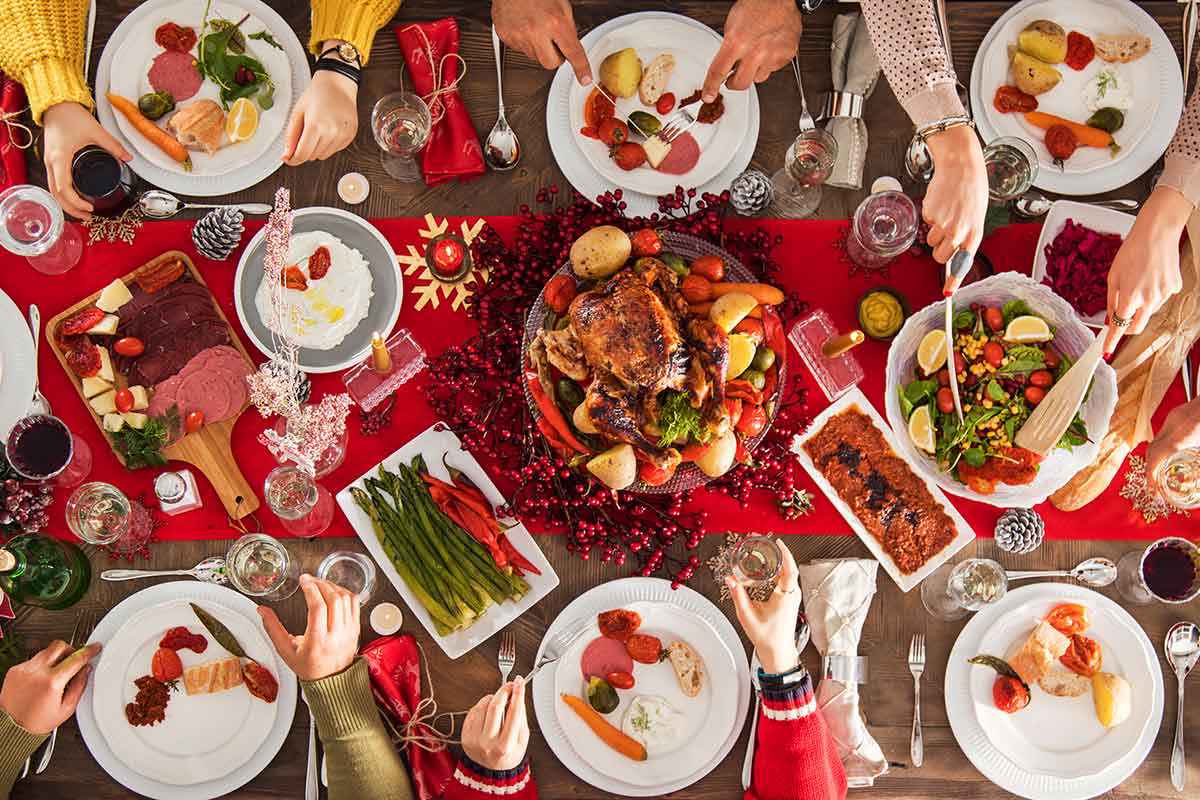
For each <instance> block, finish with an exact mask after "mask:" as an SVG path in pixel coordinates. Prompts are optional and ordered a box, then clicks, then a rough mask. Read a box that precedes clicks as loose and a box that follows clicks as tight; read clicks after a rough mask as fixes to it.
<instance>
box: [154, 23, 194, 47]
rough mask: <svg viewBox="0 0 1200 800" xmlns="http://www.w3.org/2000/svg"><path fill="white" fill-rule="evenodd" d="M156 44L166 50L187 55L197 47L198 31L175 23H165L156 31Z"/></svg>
mask: <svg viewBox="0 0 1200 800" xmlns="http://www.w3.org/2000/svg"><path fill="white" fill-rule="evenodd" d="M154 43H155V44H157V45H158V46H159V47H161V48H163V49H164V50H174V51H176V52H178V53H186V52H188V51H190V50H191V49H192V48H193V47H195V46H196V31H195V30H194V29H192V28H185V27H183V26H182V25H176V24H175V23H174V22H164V23H163V24H162V25H159V26H158V28H157V29H155V31H154Z"/></svg>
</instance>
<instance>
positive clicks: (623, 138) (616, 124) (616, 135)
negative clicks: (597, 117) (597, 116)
mask: <svg viewBox="0 0 1200 800" xmlns="http://www.w3.org/2000/svg"><path fill="white" fill-rule="evenodd" d="M596 135H597V136H598V137H599V138H600V141H602V142H604V143H605V144H607V145H610V146H612V147H616V146H617V145H619V144H621V143H622V142H627V141H629V126H628V125H626V124H625V123H624V122H622V121H621V120H619V119H617V118H616V117H609V118H608V119H605V120H601V121H600V124H599V125H598V126H596Z"/></svg>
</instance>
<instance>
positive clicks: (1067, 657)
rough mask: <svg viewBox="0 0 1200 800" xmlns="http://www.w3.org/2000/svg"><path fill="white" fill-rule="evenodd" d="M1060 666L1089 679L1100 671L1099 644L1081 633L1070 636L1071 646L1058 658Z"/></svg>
mask: <svg viewBox="0 0 1200 800" xmlns="http://www.w3.org/2000/svg"><path fill="white" fill-rule="evenodd" d="M1058 660H1059V661H1061V662H1062V665H1063V666H1064V667H1066V668H1067V669H1069V670H1071V672H1074V673H1075V674H1077V675H1082V676H1084V677H1085V678H1090V677H1092V676H1093V675H1095V674H1096V673H1097V672H1099V671H1100V667H1101V662H1102V658H1101V655H1100V643H1099V642H1097V641H1096V640H1095V639H1089V638H1088V637H1086V636H1084V635H1083V634H1082V633H1073V634H1071V646H1070V648H1068V649H1067V652H1065V653H1063V654H1062V655H1061V656H1059V658H1058Z"/></svg>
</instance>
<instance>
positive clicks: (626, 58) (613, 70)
mask: <svg viewBox="0 0 1200 800" xmlns="http://www.w3.org/2000/svg"><path fill="white" fill-rule="evenodd" d="M641 82H642V60H641V59H640V58H638V54H637V51H636V50H634V49H633V48H632V47H626V48H625V49H624V50H618V51H617V52H615V53H609V54H608V55H607V56H605V57H604V60H603V61H601V62H600V85H601V86H603V87H604V88H605V89H607V90H608V91H609V92H611V93H612V94H614V95H616V96H617V97H633V95H634V93H635V92H637V90H638V85H639V84H640V83H641Z"/></svg>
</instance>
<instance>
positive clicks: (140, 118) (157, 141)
mask: <svg viewBox="0 0 1200 800" xmlns="http://www.w3.org/2000/svg"><path fill="white" fill-rule="evenodd" d="M105 97H107V98H108V102H110V103H112V106H113V108H115V109H116V110H117V111H120V112H121V113H122V114H124V115H125V119H127V120H129V123H130V124H131V125H133V127H134V128H136V129H137V132H138V133H140V134H141V135H142V136H145V137H146V138H147V139H149V140H150V143H151V144H153V145H154V146H155V147H157V148H158V149H159V150H162V151H163V152H164V153H166V154H167V155H169V156H170V157H171V158H173V159H175V160H176V161H178V162H179V163H180V164H182V165H183V168H184V169H185V170H189V171H190V170H191V168H192V157H191V156H189V155H188V151H187V148H185V147H184V146H183V145H182V144H180V143H179V140H178V139H176V138H175V137H174V136H172V135H171V134H169V133H167V132H166V131H164V130H163V129H162V128H160V127H158V126H157V125H155V124H154V122H153V121H152V120H150V119H149V118H147V117H146V116H145V115H144V114H142V112H141V111H139V110H138V107H137V105H136V104H135V103H134V102H133V101H131V100H128V99H126V98H124V97H122V96H121V95H119V94H113V93H112V92H108V93H107V94H105Z"/></svg>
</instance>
